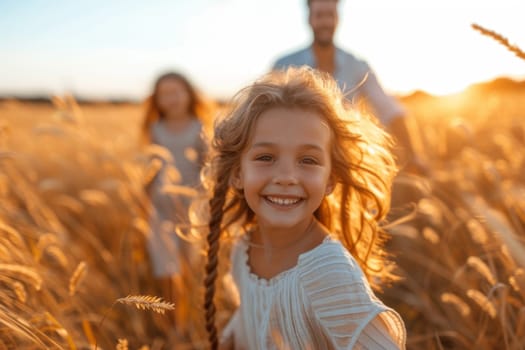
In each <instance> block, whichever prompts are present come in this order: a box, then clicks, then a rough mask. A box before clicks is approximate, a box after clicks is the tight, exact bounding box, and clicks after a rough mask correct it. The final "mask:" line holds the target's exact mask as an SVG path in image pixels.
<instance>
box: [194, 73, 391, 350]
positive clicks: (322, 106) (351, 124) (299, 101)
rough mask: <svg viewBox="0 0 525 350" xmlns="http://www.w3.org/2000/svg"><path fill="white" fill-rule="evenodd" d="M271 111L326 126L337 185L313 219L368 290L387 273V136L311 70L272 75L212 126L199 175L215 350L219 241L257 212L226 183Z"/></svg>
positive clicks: (207, 305) (239, 98)
mask: <svg viewBox="0 0 525 350" xmlns="http://www.w3.org/2000/svg"><path fill="white" fill-rule="evenodd" d="M276 107H281V108H294V109H303V110H308V111H313V112H315V113H317V114H319V115H320V116H322V117H323V118H324V120H325V121H326V123H327V124H328V125H329V127H330V129H331V135H332V147H331V157H332V177H333V179H334V182H335V188H334V191H333V192H332V194H331V195H330V196H327V197H325V198H324V199H323V201H322V203H321V206H320V207H319V208H318V209H317V210H316V212H315V214H314V215H315V217H316V218H317V219H318V220H319V221H320V222H321V223H322V224H323V225H325V226H326V227H327V228H328V229H329V230H330V232H331V233H332V234H333V235H334V237H336V238H338V239H339V240H340V241H341V242H342V244H343V245H344V246H345V247H346V248H347V249H348V251H350V253H351V254H352V255H353V256H354V257H355V259H356V260H357V261H358V262H359V264H360V266H361V267H362V269H363V271H364V272H365V274H366V276H367V277H368V279H369V281H370V283H371V285H372V286H374V287H375V286H377V283H376V282H378V281H379V280H382V279H383V278H387V277H389V276H390V268H388V265H389V263H388V262H387V261H386V260H385V255H384V253H383V251H382V243H383V242H384V239H383V231H382V230H381V229H380V227H379V222H380V221H381V220H382V219H384V217H385V216H386V213H387V212H388V209H389V204H390V190H391V184H392V181H393V177H394V176H395V173H396V166H395V161H394V158H393V155H392V153H391V146H392V142H391V138H390V137H389V136H388V135H387V134H386V133H385V132H384V131H383V129H382V128H381V127H379V126H378V125H379V124H378V123H377V122H376V121H375V119H374V118H371V117H367V116H364V115H361V114H358V113H357V112H355V111H353V110H352V109H351V108H349V107H350V106H349V105H348V104H347V102H345V99H344V96H343V95H342V93H341V91H340V89H339V88H338V87H337V84H336V82H335V81H334V80H333V79H332V78H331V76H329V75H328V74H325V73H321V72H319V71H317V70H314V69H311V68H308V67H301V68H294V67H291V68H288V69H287V70H285V71H274V72H271V73H269V74H267V75H265V76H263V77H262V78H261V79H260V80H258V81H256V82H255V83H253V84H252V85H251V86H248V87H247V88H245V89H243V90H241V91H240V92H239V93H238V94H237V95H236V96H235V98H234V100H233V104H232V109H231V111H230V112H229V113H228V114H227V115H226V116H224V117H223V118H220V119H219V120H218V121H217V123H216V125H215V133H214V137H213V140H212V151H211V155H210V160H209V162H208V164H207V165H206V167H205V169H204V170H203V181H204V184H205V186H206V188H207V189H208V191H209V195H210V196H211V197H210V200H209V209H210V219H209V222H208V228H209V233H208V236H207V241H208V254H207V259H208V260H207V264H206V278H205V288H206V290H205V305H204V306H205V312H206V328H207V330H208V334H209V338H210V343H211V345H212V348H216V346H217V330H216V327H215V304H214V301H213V298H214V295H215V280H216V278H217V266H218V256H219V254H218V253H219V243H220V241H221V237H224V236H225V235H227V236H232V235H235V232H236V231H239V229H240V228H241V229H244V230H246V229H249V227H250V226H252V225H254V213H253V212H252V211H251V209H250V208H249V207H248V204H247V203H246V201H245V199H244V198H243V196H242V193H239V192H238V191H236V190H235V189H234V188H233V187H232V186H231V183H230V182H231V178H232V175H233V174H235V173H236V172H237V171H239V168H240V159H241V155H242V153H243V151H244V149H245V147H246V146H247V145H248V143H249V141H250V138H251V136H252V131H253V129H254V125H255V123H256V122H257V118H258V117H259V116H260V115H261V114H262V113H263V112H265V111H267V110H269V109H272V108H276ZM241 231H243V230H241Z"/></svg>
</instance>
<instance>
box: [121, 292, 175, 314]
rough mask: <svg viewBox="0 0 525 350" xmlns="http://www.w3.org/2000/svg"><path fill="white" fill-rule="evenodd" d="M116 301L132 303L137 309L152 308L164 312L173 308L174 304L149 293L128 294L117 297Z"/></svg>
mask: <svg viewBox="0 0 525 350" xmlns="http://www.w3.org/2000/svg"><path fill="white" fill-rule="evenodd" d="M117 302H118V303H121V304H126V305H133V306H135V307H136V308H137V309H139V310H152V311H155V312H158V313H160V314H164V312H166V310H173V309H174V308H175V305H174V304H172V303H168V302H166V301H163V300H162V298H159V297H155V296H150V295H128V296H127V297H125V298H119V299H117Z"/></svg>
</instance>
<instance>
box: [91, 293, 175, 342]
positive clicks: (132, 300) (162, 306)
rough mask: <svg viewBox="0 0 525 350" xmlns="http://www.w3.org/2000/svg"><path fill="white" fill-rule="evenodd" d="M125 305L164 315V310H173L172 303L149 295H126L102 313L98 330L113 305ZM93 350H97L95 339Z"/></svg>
mask: <svg viewBox="0 0 525 350" xmlns="http://www.w3.org/2000/svg"><path fill="white" fill-rule="evenodd" d="M117 303H120V304H125V305H133V306H135V307H136V308H137V309H139V310H152V311H155V312H158V313H160V314H164V312H165V311H166V310H173V309H174V308H175V305H174V304H172V303H168V302H166V301H163V300H162V298H159V297H155V296H150V295H128V296H127V297H124V298H118V299H117V300H115V302H114V303H113V304H112V305H111V307H110V308H109V310H108V311H106V312H105V313H104V316H103V317H102V320H101V321H100V324H99V325H98V328H99V329H101V328H102V324H103V323H104V320H105V319H106V317H107V315H108V312H109V311H110V310H111V309H113V306H115V304H117ZM95 350H97V339H96V338H95Z"/></svg>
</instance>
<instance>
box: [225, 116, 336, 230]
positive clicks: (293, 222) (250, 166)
mask: <svg viewBox="0 0 525 350" xmlns="http://www.w3.org/2000/svg"><path fill="white" fill-rule="evenodd" d="M330 135H331V133H330V129H329V127H328V125H327V124H326V122H324V120H323V119H322V117H321V116H320V115H319V114H317V113H315V112H312V111H306V110H301V109H288V108H273V109H270V110H268V111H266V112H264V113H262V114H261V115H260V116H259V118H258V120H257V122H256V123H255V129H254V131H253V134H252V137H251V140H250V142H249V143H248V145H247V147H246V149H245V150H244V152H243V154H242V156H241V168H240V171H239V174H237V175H236V176H234V178H233V185H234V186H235V187H236V188H238V189H243V190H244V196H245V199H246V201H247V203H248V205H249V206H250V208H251V209H252V210H253V212H254V213H255V215H256V216H257V221H258V223H259V225H265V226H266V227H269V228H276V229H277V228H284V229H286V228H293V227H297V226H298V225H304V224H305V223H307V222H309V221H310V220H311V217H312V214H313V213H314V212H315V210H316V209H317V208H318V207H319V206H320V204H321V201H322V200H323V198H324V196H325V195H326V194H328V193H329V192H330V191H331V188H332V183H331V178H330V173H331V157H330V139H331V136H330Z"/></svg>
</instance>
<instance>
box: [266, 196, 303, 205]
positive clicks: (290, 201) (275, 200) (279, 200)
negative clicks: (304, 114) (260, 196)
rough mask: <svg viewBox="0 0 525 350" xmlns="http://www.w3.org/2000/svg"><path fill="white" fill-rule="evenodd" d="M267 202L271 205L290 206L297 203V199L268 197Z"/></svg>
mask: <svg viewBox="0 0 525 350" xmlns="http://www.w3.org/2000/svg"><path fill="white" fill-rule="evenodd" d="M268 200H270V202H272V203H275V204H279V205H292V204H295V203H297V202H299V199H297V198H294V199H291V198H276V197H268Z"/></svg>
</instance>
